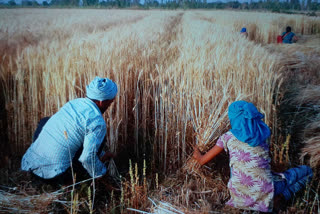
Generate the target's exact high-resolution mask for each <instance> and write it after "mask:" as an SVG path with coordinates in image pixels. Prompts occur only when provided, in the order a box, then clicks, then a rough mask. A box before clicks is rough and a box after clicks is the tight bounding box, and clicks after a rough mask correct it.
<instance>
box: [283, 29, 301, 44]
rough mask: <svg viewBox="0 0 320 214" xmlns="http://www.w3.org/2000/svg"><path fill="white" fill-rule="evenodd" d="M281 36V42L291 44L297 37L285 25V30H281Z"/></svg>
mask: <svg viewBox="0 0 320 214" xmlns="http://www.w3.org/2000/svg"><path fill="white" fill-rule="evenodd" d="M281 36H282V43H285V44H292V43H293V42H297V41H298V37H297V36H296V35H295V34H294V33H293V32H291V27H290V26H288V27H286V32H283V33H282V35H281Z"/></svg>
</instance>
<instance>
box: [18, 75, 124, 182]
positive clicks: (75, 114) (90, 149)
mask: <svg viewBox="0 0 320 214" xmlns="http://www.w3.org/2000/svg"><path fill="white" fill-rule="evenodd" d="M117 91H118V89H117V85H116V84H115V83H114V82H113V81H112V80H110V79H108V78H100V77H96V78H95V79H94V80H93V81H92V82H91V83H90V84H89V85H87V87H86V95H87V97H86V98H78V99H74V100H71V101H69V102H67V103H66V104H65V105H64V106H63V107H62V108H61V109H60V110H59V111H58V112H57V113H55V114H54V115H53V116H52V117H50V118H43V119H42V120H41V121H40V123H39V126H38V128H37V130H36V132H35V134H34V139H33V140H34V142H33V143H32V144H31V146H30V148H29V149H28V150H27V152H26V153H25V155H24V156H23V158H22V161H21V169H22V170H24V171H30V172H32V173H33V174H34V175H36V176H37V177H40V178H43V179H46V180H58V181H61V179H57V178H61V177H66V176H69V177H70V176H71V175H70V174H68V175H66V172H67V171H70V170H69V169H70V166H72V168H79V166H80V167H81V168H82V169H84V170H83V171H84V172H87V173H88V174H89V175H90V176H91V177H92V178H95V177H100V176H102V175H104V174H106V171H107V169H106V167H105V165H104V163H103V161H104V160H105V159H106V158H108V156H111V155H112V154H111V153H110V152H106V153H105V152H102V151H101V148H102V143H103V140H104V138H105V135H106V123H105V121H104V119H103V117H102V114H103V113H104V112H105V111H106V110H107V109H108V107H109V106H110V105H111V104H112V102H113V100H114V99H115V96H116V94H117ZM77 163H78V165H79V166H76V165H77ZM76 171H77V170H76ZM76 173H77V172H76ZM79 174H82V173H81V170H80V172H79V173H78V175H79ZM63 180H65V179H64V178H63Z"/></svg>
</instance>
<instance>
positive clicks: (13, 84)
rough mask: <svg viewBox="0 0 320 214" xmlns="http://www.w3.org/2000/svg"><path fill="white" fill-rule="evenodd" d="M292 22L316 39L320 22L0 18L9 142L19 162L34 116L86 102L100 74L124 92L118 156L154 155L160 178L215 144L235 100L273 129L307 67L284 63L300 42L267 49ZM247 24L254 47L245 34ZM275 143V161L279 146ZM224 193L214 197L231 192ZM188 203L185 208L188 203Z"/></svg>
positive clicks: (226, 17)
mask: <svg viewBox="0 0 320 214" xmlns="http://www.w3.org/2000/svg"><path fill="white" fill-rule="evenodd" d="M287 25H291V26H292V27H293V30H294V31H295V32H296V33H297V34H299V35H300V36H303V35H308V36H314V35H315V34H317V33H319V30H320V19H319V18H309V17H305V16H300V15H299V16H291V15H275V14H269V13H248V12H247V13H244V12H234V11H134V10H76V9H70V10H66V9H64V10H63V9H54V10H50V9H43V10H42V9H41V10H40V9H20V10H5V9H3V10H0V54H1V55H0V72H1V75H0V83H1V89H2V90H3V92H4V93H3V97H1V100H3V101H4V102H5V108H6V114H7V130H8V133H7V134H8V140H9V142H8V143H7V145H6V146H7V147H10V148H11V150H12V151H14V152H15V154H17V155H22V154H23V153H24V152H25V150H26V148H27V147H28V146H29V145H30V143H31V136H32V134H33V130H35V128H36V125H37V123H38V121H39V119H40V118H41V117H44V116H50V115H52V114H54V113H55V112H56V111H57V110H58V109H59V108H60V107H61V106H62V105H63V104H65V103H66V102H67V101H69V100H71V99H74V98H77V97H84V96H85V85H86V84H88V83H89V82H90V81H91V80H92V79H93V78H94V77H95V76H96V75H99V76H104V77H109V78H111V79H113V80H114V81H115V82H116V83H117V84H118V86H119V94H118V96H117V99H116V101H115V103H114V104H113V106H112V107H111V109H109V110H108V112H107V113H106V114H105V119H106V123H107V127H108V134H107V139H108V143H109V146H110V148H111V150H112V151H114V152H117V151H119V150H123V149H126V148H127V147H130V148H134V151H135V153H136V155H137V156H138V157H139V156H142V155H143V154H144V153H146V152H149V153H150V154H152V160H153V163H152V164H151V165H152V166H153V167H158V168H157V169H159V170H160V172H162V173H165V172H175V170H177V169H178V168H179V167H181V166H182V165H183V164H184V163H186V161H187V159H188V158H189V156H190V152H191V150H192V148H191V145H194V144H197V145H198V146H199V147H200V148H201V150H203V151H205V150H207V149H208V148H210V147H211V146H212V145H213V144H214V142H215V140H216V139H217V138H218V137H219V136H220V135H221V134H222V133H223V132H225V131H227V130H228V128H229V127H228V118H227V108H228V105H229V104H230V103H231V102H233V101H235V100H238V99H246V100H248V101H250V102H253V103H254V104H255V105H256V106H257V107H258V109H259V110H260V111H261V112H262V113H264V114H265V121H266V123H267V124H268V125H269V126H271V127H272V128H273V130H275V127H274V126H275V124H276V120H277V118H276V117H275V112H276V110H277V107H278V97H277V96H278V91H279V87H280V86H281V83H282V79H283V78H285V77H284V76H283V73H284V72H285V71H287V70H290V69H296V67H297V66H298V67H299V66H300V64H299V65H297V64H294V63H291V61H290V60H292V59H296V58H292V57H291V58H286V56H287V55H286V51H288V50H290V53H292V54H291V55H292V56H293V55H294V56H296V55H297V54H296V53H297V51H299V48H301V46H299V44H293V45H292V46H291V47H286V46H284V45H280V46H276V45H275V44H271V43H275V41H276V36H277V35H278V34H280V33H281V32H282V31H284V28H285V26H287ZM242 27H247V29H248V32H249V38H248V39H246V38H244V37H241V36H240V35H239V30H240V29H241V28H242ZM268 44H270V45H268ZM314 46H315V47H314V50H315V51H316V53H319V52H317V51H318V50H319V46H320V45H319V44H318V45H314ZM278 49H281V51H280V50H278ZM293 49H294V50H295V51H293ZM299 53H300V52H299ZM295 54H296V55H295ZM291 55H290V56H291ZM300 55H301V54H300ZM294 66H296V67H294ZM300 67H301V66H300ZM315 69H316V68H315ZM276 140H277V139H276V138H272V139H271V149H272V152H273V154H275V155H277V154H279V153H280V149H281V146H280V145H277V142H276ZM150 147H151V149H150ZM148 148H149V149H148ZM7 155H9V154H7ZM199 182H200V181H199ZM201 182H202V184H203V185H202V186H203V187H205V186H206V184H207V183H206V181H201ZM201 182H200V183H201ZM219 182H220V183H221V180H219ZM181 185H182V186H188V185H189V184H187V183H184V184H183V183H182V184H181ZM221 186H222V187H221ZM221 186H219V187H217V188H215V189H214V190H213V192H212V193H210V194H211V195H213V194H215V193H217V192H219V191H220V192H221V190H225V189H224V188H225V187H224V186H223V184H221ZM186 188H187V187H186ZM181 191H185V189H184V190H181ZM177 194H178V195H179V194H180V193H179V192H177ZM188 194H189V193H183V194H182V195H183V196H185V195H188ZM201 197H204V196H201ZM221 198H222V199H221V200H225V198H227V194H224V195H223V196H221ZM198 199H199V198H198ZM200 199H201V198H200ZM202 199H203V205H204V206H207V205H208V203H207V202H206V201H205V197H204V198H202ZM179 200H180V202H181V201H183V200H184V199H179ZM183 204H184V206H185V207H189V205H188V199H185V200H184V203H183Z"/></svg>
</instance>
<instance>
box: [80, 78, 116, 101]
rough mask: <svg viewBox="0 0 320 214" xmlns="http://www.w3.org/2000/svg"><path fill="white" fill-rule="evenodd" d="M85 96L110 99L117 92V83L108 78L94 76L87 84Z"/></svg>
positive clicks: (102, 99)
mask: <svg viewBox="0 0 320 214" xmlns="http://www.w3.org/2000/svg"><path fill="white" fill-rule="evenodd" d="M86 90H87V97H88V98H90V99H94V100H99V101H104V100H112V99H113V98H114V97H115V96H116V95H117V92H118V88H117V85H116V84H115V83H114V82H113V81H112V80H110V79H108V78H101V77H96V78H94V80H93V81H91V82H90V84H89V85H87V88H86Z"/></svg>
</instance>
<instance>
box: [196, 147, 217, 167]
mask: <svg viewBox="0 0 320 214" xmlns="http://www.w3.org/2000/svg"><path fill="white" fill-rule="evenodd" d="M193 150H194V151H193V157H194V159H196V160H197V161H198V162H199V163H200V164H201V165H204V164H206V163H208V162H209V161H211V160H212V159H213V158H215V157H216V156H217V155H218V154H220V153H221V152H222V151H223V148H221V147H220V146H217V145H215V146H214V147H213V148H212V149H210V150H209V151H208V152H207V153H206V154H204V155H201V153H200V151H199V149H198V148H197V147H193Z"/></svg>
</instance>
